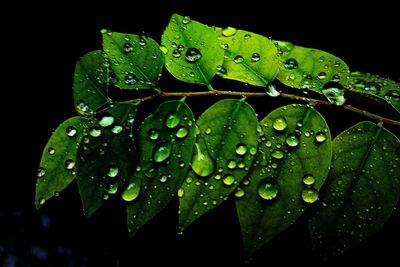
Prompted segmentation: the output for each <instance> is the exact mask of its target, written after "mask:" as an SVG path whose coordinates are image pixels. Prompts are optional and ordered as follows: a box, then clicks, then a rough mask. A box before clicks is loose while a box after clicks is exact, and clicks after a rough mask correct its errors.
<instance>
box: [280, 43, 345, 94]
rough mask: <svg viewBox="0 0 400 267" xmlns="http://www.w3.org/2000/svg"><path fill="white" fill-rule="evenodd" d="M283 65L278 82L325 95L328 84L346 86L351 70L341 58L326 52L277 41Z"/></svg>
mask: <svg viewBox="0 0 400 267" xmlns="http://www.w3.org/2000/svg"><path fill="white" fill-rule="evenodd" d="M277 44H278V46H279V48H280V50H281V56H280V59H281V62H282V64H283V66H282V68H281V70H280V71H279V73H278V76H277V78H278V80H279V81H281V82H282V83H283V84H286V85H288V86H290V87H294V88H299V89H310V90H313V91H315V92H318V93H323V92H322V88H323V87H324V85H325V84H326V83H328V82H337V83H340V84H342V85H344V84H346V82H347V77H348V76H349V68H348V67H347V65H346V63H345V62H344V61H343V60H341V59H340V58H338V57H336V56H334V55H332V54H329V53H327V52H325V51H322V50H318V49H313V48H306V47H301V46H297V45H293V44H292V43H289V42H282V41H277Z"/></svg>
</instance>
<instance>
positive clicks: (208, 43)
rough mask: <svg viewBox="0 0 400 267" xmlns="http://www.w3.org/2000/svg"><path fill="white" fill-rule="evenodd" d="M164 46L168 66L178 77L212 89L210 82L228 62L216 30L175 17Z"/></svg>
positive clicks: (165, 35)
mask: <svg viewBox="0 0 400 267" xmlns="http://www.w3.org/2000/svg"><path fill="white" fill-rule="evenodd" d="M161 43H162V45H163V47H162V49H163V51H164V52H165V60H166V64H165V66H166V67H167V70H168V71H169V72H170V73H171V74H172V75H173V76H174V77H175V78H177V79H178V80H181V81H184V82H189V83H201V84H205V85H207V86H208V87H209V88H211V85H210V81H211V79H212V78H213V77H214V75H215V74H216V73H217V67H218V66H221V65H222V62H223V61H224V51H223V49H222V48H221V47H220V43H219V41H218V39H217V34H216V33H215V32H214V31H213V29H212V28H210V27H208V26H206V25H204V24H201V23H199V22H197V21H193V20H191V19H190V18H189V17H182V16H179V15H177V14H174V15H172V17H171V20H170V22H169V24H168V26H167V28H166V29H165V31H164V33H163V35H162V40H161Z"/></svg>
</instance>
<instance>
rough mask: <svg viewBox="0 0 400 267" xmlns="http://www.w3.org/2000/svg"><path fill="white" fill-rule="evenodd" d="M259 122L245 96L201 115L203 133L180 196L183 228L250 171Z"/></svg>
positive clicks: (216, 105)
mask: <svg viewBox="0 0 400 267" xmlns="http://www.w3.org/2000/svg"><path fill="white" fill-rule="evenodd" d="M257 124H258V122H257V117H256V115H255V113H254V110H253V109H252V108H251V107H250V106H249V105H248V104H247V103H246V102H244V101H243V100H234V99H226V100H222V101H219V102H217V103H216V104H214V105H213V106H211V107H210V108H209V109H207V110H206V111H205V112H204V113H203V114H202V115H201V116H200V118H199V120H198V121H197V125H198V126H199V128H200V135H199V136H198V137H197V144H196V148H195V153H194V155H193V159H192V165H191V166H192V168H191V170H190V171H189V173H188V175H187V178H186V182H185V183H184V185H183V186H182V188H183V190H184V192H185V193H184V195H183V196H182V197H181V199H180V215H179V222H180V225H181V226H182V227H183V228H185V227H187V226H188V225H189V224H191V223H192V222H193V221H194V220H196V219H197V218H198V217H200V216H201V215H203V214H205V213H206V212H207V211H209V210H211V209H213V208H215V207H216V206H217V205H219V204H221V203H222V202H223V201H225V200H226V199H227V198H228V196H229V195H230V194H231V193H232V192H233V191H234V190H235V188H236V187H237V186H238V185H239V184H240V182H241V181H242V180H243V178H244V177H245V176H246V175H247V173H248V171H249V169H250V167H251V165H252V163H253V159H254V155H255V154H256V153H257V144H258V143H257V132H256V128H257Z"/></svg>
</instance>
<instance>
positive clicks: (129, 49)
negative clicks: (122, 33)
mask: <svg viewBox="0 0 400 267" xmlns="http://www.w3.org/2000/svg"><path fill="white" fill-rule="evenodd" d="M124 51H125V53H130V52H132V51H133V46H132V44H131V43H129V42H126V43H125V44H124Z"/></svg>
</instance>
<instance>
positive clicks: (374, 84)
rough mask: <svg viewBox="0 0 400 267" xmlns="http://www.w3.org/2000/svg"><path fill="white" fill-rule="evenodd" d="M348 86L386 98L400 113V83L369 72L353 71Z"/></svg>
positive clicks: (355, 90)
mask: <svg viewBox="0 0 400 267" xmlns="http://www.w3.org/2000/svg"><path fill="white" fill-rule="evenodd" d="M348 87H349V89H350V90H352V91H353V92H357V93H360V94H368V95H373V96H374V97H376V98H381V99H384V100H385V101H386V102H387V103H389V104H390V105H391V106H393V107H394V108H395V109H396V110H397V112H399V113H400V84H399V83H396V82H395V81H392V80H390V79H388V78H383V77H380V76H378V75H372V74H369V73H362V72H358V71H356V72H352V73H351V74H350V77H349V82H348Z"/></svg>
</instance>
